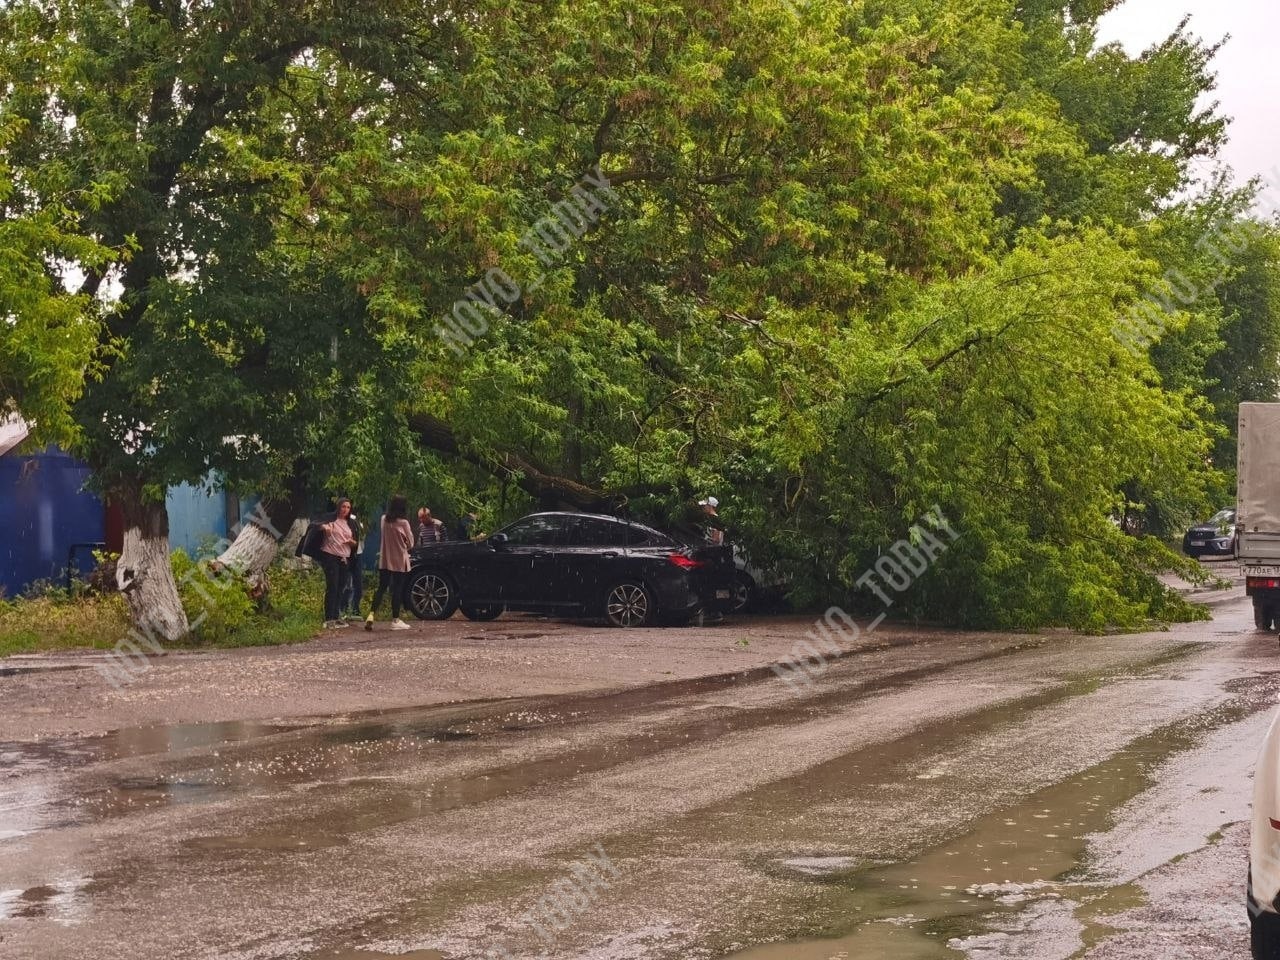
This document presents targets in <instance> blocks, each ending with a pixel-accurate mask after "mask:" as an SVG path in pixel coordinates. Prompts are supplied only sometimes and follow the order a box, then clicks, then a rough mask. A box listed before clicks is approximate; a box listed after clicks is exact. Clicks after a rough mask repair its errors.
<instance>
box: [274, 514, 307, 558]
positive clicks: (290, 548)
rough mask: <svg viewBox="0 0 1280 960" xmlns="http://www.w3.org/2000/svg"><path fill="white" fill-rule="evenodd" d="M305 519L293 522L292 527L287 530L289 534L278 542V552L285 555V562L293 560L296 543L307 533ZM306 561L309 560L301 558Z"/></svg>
mask: <svg viewBox="0 0 1280 960" xmlns="http://www.w3.org/2000/svg"><path fill="white" fill-rule="evenodd" d="M307 523H308V521H307V518H306V517H299V518H298V519H297V520H295V521H293V526H292V527H290V528H289V532H288V533H286V534H285V535H284V539H283V540H281V541H280V552H281V553H283V554H284V555H285V559H286V560H292V559H293V553H294V551H295V550H297V549H298V541H299V540H301V539H302V536H303V534H305V533H306V532H307ZM302 559H304V560H307V559H309V558H307V557H305V556H304V557H303V558H302Z"/></svg>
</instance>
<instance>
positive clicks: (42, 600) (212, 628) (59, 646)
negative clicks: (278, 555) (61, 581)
mask: <svg viewBox="0 0 1280 960" xmlns="http://www.w3.org/2000/svg"><path fill="white" fill-rule="evenodd" d="M173 567H174V573H175V576H176V577H177V578H178V580H179V583H180V584H182V586H181V593H182V600H183V606H184V608H185V609H186V611H187V615H188V617H189V618H190V619H191V621H192V622H193V623H194V622H195V620H196V618H197V617H199V616H200V615H201V613H205V614H206V616H205V618H204V619H203V620H202V621H201V623H200V625H199V626H198V627H197V628H196V629H195V630H194V632H193V633H192V635H191V636H190V637H189V638H188V643H191V644H195V645H198V646H216V647H255V646H273V645H275V644H283V643H298V642H301V641H303V640H309V639H311V638H312V637H314V636H315V635H316V632H317V629H318V626H319V623H320V614H321V610H322V609H323V606H322V601H323V598H324V578H323V577H322V576H319V575H318V571H315V570H295V569H293V568H292V567H291V566H290V565H289V564H287V563H284V562H281V563H278V564H276V565H275V566H273V567H272V568H271V570H270V572H269V579H270V583H271V591H270V595H269V601H268V603H267V605H266V607H265V608H264V609H259V608H258V606H257V604H255V603H254V602H253V601H252V600H250V599H249V596H248V594H247V593H246V592H245V590H244V585H243V584H242V583H240V582H238V581H237V582H234V583H230V584H229V585H228V586H227V588H226V589H225V590H221V589H220V588H219V587H218V586H217V585H215V584H214V583H211V582H210V581H209V580H208V579H206V578H205V576H204V575H203V574H202V573H200V572H199V569H198V568H197V567H196V565H195V564H194V563H193V562H192V561H191V559H190V558H189V557H187V556H186V554H185V553H184V552H183V551H180V550H179V551H175V552H174V554H173ZM183 578H186V582H185V583H184V582H183ZM197 587H198V588H197ZM200 590H203V591H204V592H205V593H206V594H208V595H209V597H211V598H212V601H210V600H207V599H206V598H205V596H204V595H202V594H201V593H200ZM128 633H129V620H128V616H127V613H126V610H125V605H124V601H123V599H122V598H121V597H120V595H119V594H118V593H84V592H77V593H76V594H75V595H74V596H68V595H67V593H66V591H65V590H59V589H52V588H51V589H48V590H45V591H43V592H41V594H40V595H39V596H33V597H18V598H15V599H12V600H6V599H4V598H3V597H0V657H4V656H9V655H10V654H14V653H34V652H39V651H46V650H66V649H73V648H85V647H88V648H92V649H95V650H109V649H111V648H112V647H114V646H115V645H116V643H118V642H119V641H120V640H122V639H124V638H125V637H126V636H127V635H128Z"/></svg>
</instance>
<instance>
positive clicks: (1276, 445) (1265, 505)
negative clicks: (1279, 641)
mask: <svg viewBox="0 0 1280 960" xmlns="http://www.w3.org/2000/svg"><path fill="white" fill-rule="evenodd" d="M1239 436H1240V445H1239V459H1238V461H1237V473H1236V546H1235V555H1236V559H1237V560H1238V561H1239V562H1240V572H1241V573H1242V574H1243V575H1244V578H1245V581H1244V582H1245V592H1246V593H1247V594H1248V595H1249V596H1250V597H1252V598H1253V622H1254V624H1255V625H1256V626H1257V627H1258V629H1259V630H1275V629H1277V628H1280V403H1242V404H1240V434H1239Z"/></svg>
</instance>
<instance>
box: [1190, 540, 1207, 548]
mask: <svg viewBox="0 0 1280 960" xmlns="http://www.w3.org/2000/svg"><path fill="white" fill-rule="evenodd" d="M1191 545H1192V546H1193V547H1203V546H1204V541H1203V540H1192V541H1191Z"/></svg>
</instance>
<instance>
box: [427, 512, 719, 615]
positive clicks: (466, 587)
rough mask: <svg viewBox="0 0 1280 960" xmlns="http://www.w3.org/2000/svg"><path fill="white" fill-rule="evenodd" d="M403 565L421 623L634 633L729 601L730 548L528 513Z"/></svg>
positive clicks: (619, 524)
mask: <svg viewBox="0 0 1280 960" xmlns="http://www.w3.org/2000/svg"><path fill="white" fill-rule="evenodd" d="M411 558H412V568H411V569H410V571H409V582H408V588H407V593H408V595H407V597H406V600H407V602H408V606H409V609H411V610H412V611H413V612H414V614H415V615H416V616H417V617H419V618H420V619H423V620H444V619H447V618H448V617H451V616H452V615H453V613H454V611H455V610H459V609H461V610H462V613H463V615H464V616H466V617H468V618H469V619H472V620H492V619H494V618H495V617H497V616H499V615H501V613H502V612H503V611H504V610H524V611H533V612H541V613H561V614H565V615H586V616H603V617H604V618H605V619H606V620H608V621H609V623H610V624H612V625H613V626H615V627H639V626H646V625H648V624H652V623H656V622H659V621H665V622H681V621H687V620H689V619H691V618H692V617H693V616H694V615H695V614H697V613H699V612H700V611H705V612H708V613H717V614H718V613H720V612H723V611H727V610H729V609H730V608H731V606H732V602H733V577H734V567H733V555H732V552H731V550H730V548H729V547H717V546H689V545H686V544H682V543H680V542H679V541H677V540H676V539H675V538H674V537H671V536H669V535H668V534H665V533H662V532H661V531H659V530H655V529H653V528H652V527H647V526H644V525H643V524H639V523H632V522H630V521H627V520H622V519H618V518H617V517H606V516H599V515H596V514H583V513H535V514H531V515H530V516H527V517H523V518H521V519H520V520H517V521H516V522H515V523H512V524H510V525H509V526H506V527H503V528H502V529H501V530H498V531H497V532H496V533H493V534H491V535H489V536H488V537H487V538H485V539H483V540H476V541H472V542H462V541H445V542H443V543H432V544H427V545H426V546H424V547H420V548H418V549H415V550H413V551H412V553H411Z"/></svg>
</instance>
